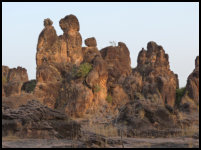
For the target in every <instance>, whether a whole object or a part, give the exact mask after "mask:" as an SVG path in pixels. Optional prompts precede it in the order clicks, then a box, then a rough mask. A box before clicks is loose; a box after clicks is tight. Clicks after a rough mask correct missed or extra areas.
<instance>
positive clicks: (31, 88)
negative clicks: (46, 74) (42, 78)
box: [22, 80, 36, 93]
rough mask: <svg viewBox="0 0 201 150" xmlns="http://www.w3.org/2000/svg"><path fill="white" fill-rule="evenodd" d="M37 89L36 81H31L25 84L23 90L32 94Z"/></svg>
mask: <svg viewBox="0 0 201 150" xmlns="http://www.w3.org/2000/svg"><path fill="white" fill-rule="evenodd" d="M35 87H36V80H31V81H28V82H25V83H24V84H23V86H22V90H23V91H25V92H26V93H31V92H33V91H34V89H35Z"/></svg>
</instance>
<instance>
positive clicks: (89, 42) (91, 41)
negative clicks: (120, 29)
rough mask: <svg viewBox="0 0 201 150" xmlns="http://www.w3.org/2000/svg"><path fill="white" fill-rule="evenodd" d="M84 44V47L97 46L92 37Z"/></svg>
mask: <svg viewBox="0 0 201 150" xmlns="http://www.w3.org/2000/svg"><path fill="white" fill-rule="evenodd" d="M84 42H85V45H86V46H88V47H96V46H97V43H96V39H95V38H94V37H91V38H88V39H86V40H85V41H84Z"/></svg>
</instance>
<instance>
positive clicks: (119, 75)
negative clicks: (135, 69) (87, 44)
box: [100, 42, 132, 107]
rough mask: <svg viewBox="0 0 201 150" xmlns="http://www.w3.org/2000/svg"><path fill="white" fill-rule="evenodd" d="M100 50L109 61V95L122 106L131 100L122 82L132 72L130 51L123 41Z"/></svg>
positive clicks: (107, 61) (115, 102) (113, 101)
mask: <svg viewBox="0 0 201 150" xmlns="http://www.w3.org/2000/svg"><path fill="white" fill-rule="evenodd" d="M100 52H101V55H102V57H103V59H104V60H105V62H106V63H107V71H108V80H107V87H108V95H111V97H112V105H114V106H117V107H121V106H123V105H124V104H125V103H126V102H128V100H129V99H128V96H127V94H126V93H125V91H124V90H123V88H122V83H123V81H124V80H125V77H127V76H128V75H130V74H131V72H132V70H131V60H130V52H129V50H128V48H127V46H126V44H124V43H123V42H118V46H109V47H106V48H103V49H102V50H101V51H100ZM117 91H118V92H117Z"/></svg>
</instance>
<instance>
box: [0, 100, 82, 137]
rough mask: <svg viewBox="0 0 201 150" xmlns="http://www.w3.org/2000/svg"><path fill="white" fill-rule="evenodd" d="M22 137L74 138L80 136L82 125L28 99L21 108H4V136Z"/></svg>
mask: <svg viewBox="0 0 201 150" xmlns="http://www.w3.org/2000/svg"><path fill="white" fill-rule="evenodd" d="M7 135H14V136H17V137H20V138H45V139H50V138H71V139H72V138H74V137H79V136H80V125H79V124H78V123H76V122H74V121H72V120H70V119H69V118H67V116H66V115H64V114H62V113H61V112H58V111H56V110H52V109H50V108H48V107H47V106H44V105H42V104H40V102H38V101H36V100H31V101H28V102H27V104H26V105H22V106H20V107H19V109H10V108H5V109H3V110H2V136H7Z"/></svg>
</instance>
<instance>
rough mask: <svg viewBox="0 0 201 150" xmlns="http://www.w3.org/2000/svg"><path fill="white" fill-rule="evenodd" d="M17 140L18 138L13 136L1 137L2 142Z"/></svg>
mask: <svg viewBox="0 0 201 150" xmlns="http://www.w3.org/2000/svg"><path fill="white" fill-rule="evenodd" d="M17 140H19V137H17V136H14V135H8V136H4V137H2V141H17Z"/></svg>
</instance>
